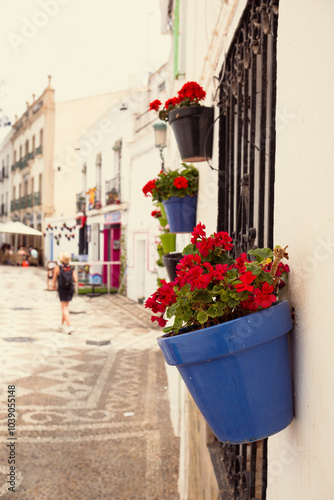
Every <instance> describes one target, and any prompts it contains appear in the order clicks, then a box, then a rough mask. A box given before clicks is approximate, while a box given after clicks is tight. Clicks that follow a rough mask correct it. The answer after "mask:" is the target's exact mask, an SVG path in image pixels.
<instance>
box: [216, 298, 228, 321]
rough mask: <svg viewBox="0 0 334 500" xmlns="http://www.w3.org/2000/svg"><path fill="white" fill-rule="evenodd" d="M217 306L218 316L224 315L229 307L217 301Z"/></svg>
mask: <svg viewBox="0 0 334 500" xmlns="http://www.w3.org/2000/svg"><path fill="white" fill-rule="evenodd" d="M215 308H216V313H217V316H218V317H219V316H223V314H224V312H225V310H226V309H227V306H226V304H224V303H223V302H217V303H216V304H215Z"/></svg>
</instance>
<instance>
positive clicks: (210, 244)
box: [191, 223, 233, 257]
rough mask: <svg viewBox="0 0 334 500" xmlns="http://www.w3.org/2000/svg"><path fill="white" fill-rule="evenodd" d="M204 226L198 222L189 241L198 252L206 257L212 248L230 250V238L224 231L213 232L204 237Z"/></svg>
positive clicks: (231, 246)
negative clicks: (211, 234)
mask: <svg viewBox="0 0 334 500" xmlns="http://www.w3.org/2000/svg"><path fill="white" fill-rule="evenodd" d="M204 229H205V226H204V225H203V224H201V223H199V224H198V225H197V226H196V227H195V228H194V231H193V233H192V238H191V243H192V244H193V245H196V247H197V248H198V251H199V253H200V254H201V255H202V256H203V257H207V256H208V255H209V252H210V251H211V250H213V249H214V248H217V247H219V248H221V249H222V250H225V251H227V252H228V251H229V250H232V248H233V245H232V238H231V237H230V235H229V234H228V233H227V232H226V231H220V232H219V233H213V236H209V237H206V236H205V232H204Z"/></svg>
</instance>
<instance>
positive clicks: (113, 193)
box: [106, 177, 120, 205]
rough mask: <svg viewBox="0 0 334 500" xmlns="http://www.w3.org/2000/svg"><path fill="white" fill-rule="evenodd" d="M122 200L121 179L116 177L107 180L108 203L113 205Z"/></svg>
mask: <svg viewBox="0 0 334 500" xmlns="http://www.w3.org/2000/svg"><path fill="white" fill-rule="evenodd" d="M119 202H120V179H119V177H115V178H114V179H110V180H109V181H106V204H107V205H113V204H114V203H119Z"/></svg>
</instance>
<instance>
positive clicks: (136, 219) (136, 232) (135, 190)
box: [127, 129, 161, 300]
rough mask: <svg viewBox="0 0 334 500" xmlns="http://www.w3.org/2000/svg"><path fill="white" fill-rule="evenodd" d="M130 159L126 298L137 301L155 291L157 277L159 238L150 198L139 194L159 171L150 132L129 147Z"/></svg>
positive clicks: (159, 161) (158, 161)
mask: <svg viewBox="0 0 334 500" xmlns="http://www.w3.org/2000/svg"><path fill="white" fill-rule="evenodd" d="M130 158H131V159H130V171H129V214H128V241H127V249H128V271H127V291H128V292H127V293H128V297H129V298H131V299H133V300H137V299H138V298H140V297H141V296H142V293H143V295H144V296H145V298H147V297H149V296H150V295H151V294H152V293H153V292H155V290H156V289H157V277H158V274H157V271H156V265H155V262H156V260H157V259H158V254H157V252H156V241H157V240H158V236H159V224H158V221H157V219H155V218H154V217H152V216H151V212H152V211H153V210H154V209H155V206H154V205H153V203H152V198H146V197H145V196H144V194H143V192H142V188H143V187H144V185H145V184H146V183H147V182H148V181H149V180H150V179H153V178H155V177H156V176H157V174H158V173H159V171H160V169H161V160H160V156H159V151H158V150H157V149H156V147H155V144H154V134H153V129H152V130H151V129H149V130H148V133H146V134H145V135H144V136H143V137H142V138H141V139H139V140H137V141H135V142H134V143H133V144H132V145H131V148H130ZM139 241H144V242H145V248H146V252H145V256H144V261H143V262H142V261H139V260H138V252H139V251H140V248H141V247H140V243H138V242H139ZM143 267H144V271H145V274H144V277H143V276H142V269H143ZM142 279H144V287H142V282H141V280H142Z"/></svg>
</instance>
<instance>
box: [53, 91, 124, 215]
mask: <svg viewBox="0 0 334 500" xmlns="http://www.w3.org/2000/svg"><path fill="white" fill-rule="evenodd" d="M125 93H126V92H125V91H123V92H114V93H110V94H103V95H99V96H92V97H86V98H83V99H76V100H73V101H66V102H60V103H56V127H55V149H54V151H55V155H54V171H55V178H54V207H55V213H54V215H55V216H60V217H64V216H65V215H66V214H72V215H74V214H75V212H76V193H78V192H80V189H79V191H76V189H77V183H78V172H79V169H81V168H82V164H83V163H84V162H85V161H86V160H87V158H89V157H90V155H92V154H93V152H94V151H95V148H96V147H100V146H101V144H102V143H103V141H104V139H105V136H106V135H108V134H109V132H110V129H111V128H112V127H111V126H110V123H109V122H108V123H107V122H105V121H104V120H103V119H102V118H103V117H104V115H105V114H106V112H107V111H108V109H110V108H112V106H114V105H115V104H116V103H119V102H120V100H121V99H122V97H123V96H124V94H125ZM113 128H115V124H113ZM99 152H100V150H99ZM95 159H96V157H95ZM94 185H95V184H94Z"/></svg>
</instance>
